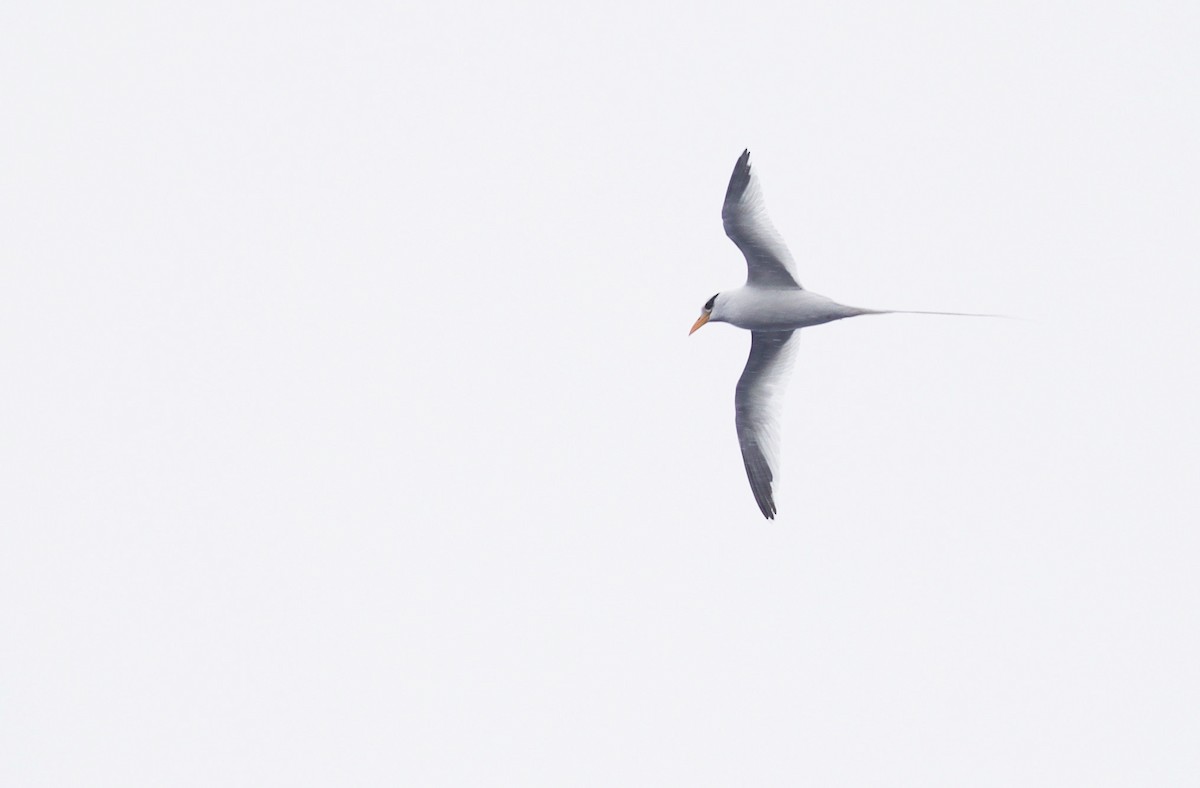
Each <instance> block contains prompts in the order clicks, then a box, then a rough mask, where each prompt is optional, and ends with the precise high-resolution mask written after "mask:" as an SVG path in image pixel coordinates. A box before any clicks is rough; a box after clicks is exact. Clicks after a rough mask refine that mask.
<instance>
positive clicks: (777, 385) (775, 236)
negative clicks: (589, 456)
mask: <svg viewBox="0 0 1200 788" xmlns="http://www.w3.org/2000/svg"><path fill="white" fill-rule="evenodd" d="M721 219H722V221H723V222H724V224H725V234H726V235H728V236H729V238H730V240H732V241H733V242H734V243H735V244H737V247H738V248H739V249H741V250H742V254H743V255H745V257H746V284H745V285H744V286H742V287H739V288H735V289H733V290H726V291H722V292H720V293H717V294H716V295H715V296H713V297H712V298H710V299H708V302H707V303H705V304H704V311H703V312H701V313H700V317H699V318H698V319H697V320H696V322H695V324H694V325H693V326H692V333H694V332H695V331H696V330H697V329H698V328H700V327H701V326H703V325H704V324H705V323H708V322H710V321H711V322H714V323H729V324H731V325H734V326H737V327H738V328H744V329H747V330H749V331H750V332H751V341H750V357H749V358H748V359H747V360H746V368H745V369H744V370H743V371H742V377H741V378H739V379H738V384H737V391H736V394H735V396H734V409H735V420H734V423H735V425H736V426H737V435H738V443H739V445H740V446H741V449H742V461H743V463H744V464H745V466H746V476H747V478H748V479H749V480H750V490H751V492H753V493H754V500H755V501H756V502H757V503H758V508H759V509H760V510H761V511H762V513H763V516H764V517H766V518H767V519H774V517H775V512H776V508H775V495H774V482H775V477H776V476H777V475H778V472H779V433H780V429H779V426H780V414H781V412H782V410H783V393H784V389H785V388H786V386H787V381H788V378H789V376H790V373H791V368H792V364H793V362H794V360H795V357H796V348H797V346H798V341H797V340H798V339H799V336H800V335H799V334H797V333H796V331H797V330H798V329H801V328H807V327H809V326H816V325H820V324H821V323H828V322H830V321H833V320H841V319H842V318H846V317H856V316H858V315H882V314H888V312H887V311H882V310H878V309H861V308H859V307H853V306H845V305H844V304H839V303H837V302H836V301H833V300H832V299H829V298H826V297H825V296H823V295H818V294H817V293H813V292H811V291H808V290H805V289H804V288H803V287H801V286H800V282H799V280H798V279H797V278H796V263H795V261H794V260H793V259H792V254H791V252H789V251H788V248H787V245H786V244H785V243H784V242H783V238H782V237H781V236H780V235H779V233H778V232H777V231H776V230H775V227H774V225H772V224H771V220H770V219H769V218H768V217H767V210H766V205H765V202H764V201H763V195H762V188H761V187H760V186H759V183H758V177H757V176H756V175H754V173H752V172H751V169H750V151H744V152H743V153H742V155H741V158H739V159H738V161H737V164H736V165H735V166H734V168H733V175H731V176H730V178H729V188H728V189H727V190H726V191H725V204H724V206H723V207H722V209H721ZM921 314H937V315H956V314H962V313H960V312H924V313H921Z"/></svg>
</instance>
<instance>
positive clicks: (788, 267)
mask: <svg viewBox="0 0 1200 788" xmlns="http://www.w3.org/2000/svg"><path fill="white" fill-rule="evenodd" d="M721 219H722V220H723V221H724V223H725V234H726V235H728V236H729V238H730V240H732V241H733V242H734V243H735V244H737V246H738V248H739V249H741V250H742V254H744V255H746V268H747V269H748V273H747V276H746V284H748V285H751V286H758V287H775V288H796V287H800V282H799V281H798V280H797V279H796V262H795V261H794V260H792V253H791V252H789V251H788V248H787V245H786V244H785V243H784V242H783V238H782V237H781V236H780V235H779V232H778V231H777V230H776V229H775V225H773V224H771V219H770V218H769V217H768V216H767V206H766V201H764V200H763V196H762V187H761V186H759V183H758V176H757V175H755V174H754V172H753V171H751V169H750V151H744V152H743V153H742V156H741V158H739V159H738V160H737V164H736V165H734V167H733V175H731V176H730V178H729V188H728V189H726V190H725V205H724V207H722V208H721Z"/></svg>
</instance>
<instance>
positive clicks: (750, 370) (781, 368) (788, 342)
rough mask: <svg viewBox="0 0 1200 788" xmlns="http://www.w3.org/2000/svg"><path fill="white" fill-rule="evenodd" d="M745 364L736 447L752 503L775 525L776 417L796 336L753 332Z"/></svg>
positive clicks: (738, 398)
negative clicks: (748, 484) (743, 467)
mask: <svg viewBox="0 0 1200 788" xmlns="http://www.w3.org/2000/svg"><path fill="white" fill-rule="evenodd" d="M751 337H752V338H751V341H750V358H749V359H747V360H746V368H745V369H744V370H743V371H742V377H741V379H740V380H738V384H737V394H736V396H735V397H734V405H735V407H736V410H737V418H736V421H737V434H738V443H740V444H741V447H742V461H743V462H744V463H745V464H746V476H747V477H748V478H749V479H750V489H751V491H753V493H754V500H755V501H756V502H758V508H759V509H761V510H762V513H763V517H766V518H767V519H768V520H774V519H775V511H776V509H775V496H774V494H773V491H772V483H773V482H774V480H775V477H776V476H777V475H778V473H779V438H780V415H781V411H782V409H783V392H784V390H785V389H786V387H787V382H788V378H789V377H790V373H791V369H792V364H793V362H794V361H795V358H796V348H797V347H798V345H799V339H800V335H799V333H797V332H795V331H754V332H752V334H751Z"/></svg>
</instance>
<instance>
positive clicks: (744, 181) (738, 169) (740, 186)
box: [725, 148, 750, 200]
mask: <svg viewBox="0 0 1200 788" xmlns="http://www.w3.org/2000/svg"><path fill="white" fill-rule="evenodd" d="M749 184H750V149H749V148H746V149H745V150H744V151H742V155H741V156H739V157H738V160H737V164H735V165H733V174H732V175H730V176H729V188H728V189H726V190H725V199H726V200H729V199H731V198H732V199H737V198H740V197H741V196H742V193H743V192H744V191H746V187H747V186H748V185H749Z"/></svg>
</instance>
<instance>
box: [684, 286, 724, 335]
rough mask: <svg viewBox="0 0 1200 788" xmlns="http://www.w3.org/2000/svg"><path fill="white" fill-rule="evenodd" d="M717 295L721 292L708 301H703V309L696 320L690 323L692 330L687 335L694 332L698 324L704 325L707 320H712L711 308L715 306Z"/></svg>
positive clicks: (698, 326)
mask: <svg viewBox="0 0 1200 788" xmlns="http://www.w3.org/2000/svg"><path fill="white" fill-rule="evenodd" d="M719 295H721V294H720V293H717V295H715V296H713V297H712V298H710V299H708V301H706V302H705V303H704V310H703V311H702V312H700V317H698V318H696V322H695V323H693V324H692V330H691V331H689V332H688V336H691V335H692V334H695V333H696V331H697V330H699V328H700V326H702V325H704V324H705V323H707V322H708V321H709V320H712V316H713V309H715V308H716V306H717V296H719Z"/></svg>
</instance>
